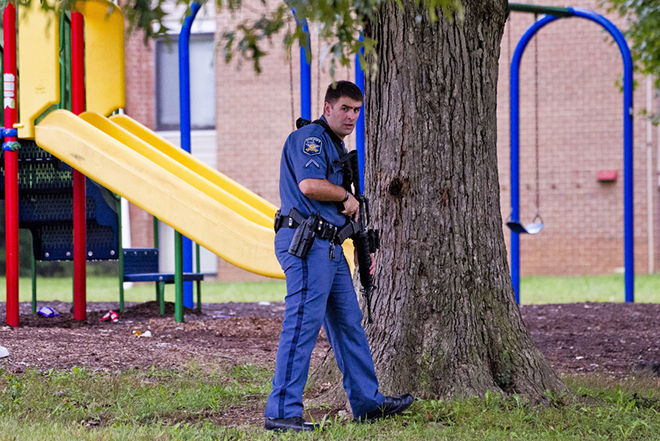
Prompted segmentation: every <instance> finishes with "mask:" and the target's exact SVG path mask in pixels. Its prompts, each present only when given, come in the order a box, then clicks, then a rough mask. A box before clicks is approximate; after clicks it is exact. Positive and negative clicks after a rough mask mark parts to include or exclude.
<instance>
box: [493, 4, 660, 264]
mask: <svg viewBox="0 0 660 441" xmlns="http://www.w3.org/2000/svg"><path fill="white" fill-rule="evenodd" d="M542 3H543V4H555V5H557V6H560V5H562V4H560V3H559V2H556V1H555V2H548V1H544V2H542ZM571 5H572V6H575V7H584V8H589V9H594V10H598V8H597V4H596V2H595V1H589V0H579V1H576V2H573V3H572V4H571ZM599 12H601V13H604V12H603V11H599ZM608 18H609V19H610V20H612V21H613V22H614V23H615V24H616V25H617V26H619V28H621V29H623V27H624V25H625V24H624V22H623V21H622V20H621V19H619V18H618V17H616V16H612V15H609V16H608ZM533 19H534V16H533V15H532V14H522V13H515V12H514V13H512V14H511V16H510V19H509V21H508V24H507V28H506V30H505V34H504V38H503V41H502V52H501V58H500V72H499V74H500V81H499V84H498V96H499V99H498V132H499V136H498V156H499V170H500V189H501V202H502V215H503V217H504V219H505V220H506V217H507V216H508V215H509V214H510V206H511V205H510V181H509V179H510V172H509V98H508V95H509V72H508V60H509V59H510V56H511V55H510V54H511V52H512V51H513V50H514V49H515V46H516V44H517V42H518V40H519V39H520V37H521V36H522V34H523V33H524V31H525V30H526V29H527V28H528V27H529V26H530V25H531V24H532V22H533ZM535 40H536V41H535ZM535 43H536V44H538V51H539V52H538V112H539V113H538V121H539V123H538V124H539V130H538V150H539V189H540V206H541V213H542V216H543V219H544V221H545V224H546V227H545V229H544V230H543V232H542V233H540V234H538V235H536V236H526V235H523V236H522V237H521V272H522V274H523V275H525V274H604V273H612V272H615V271H618V270H620V269H621V268H622V267H623V266H624V263H623V255H624V249H623V233H624V224H623V94H622V93H621V91H620V90H619V86H618V84H617V81H619V80H621V79H622V76H623V67H622V61H621V55H620V52H619V50H618V47H617V46H616V44H615V43H614V42H613V40H612V38H611V37H609V35H608V34H607V33H606V32H605V31H604V30H603V28H602V27H600V26H599V25H597V24H596V23H593V22H591V21H588V20H585V19H581V18H568V19H561V20H558V21H556V22H553V23H551V24H549V25H547V26H545V27H544V28H543V29H541V30H540V31H539V32H538V33H537V34H536V37H534V39H533V40H532V41H531V42H530V44H529V45H528V47H527V49H526V51H525V54H524V56H523V60H522V65H521V70H520V72H521V74H520V78H521V87H520V127H521V129H520V188H521V193H520V200H521V221H522V222H523V223H526V222H531V221H532V219H533V218H534V216H535V213H536V208H535V196H536V191H535V188H536V186H535V180H536V167H535V161H536V157H535V150H536V149H535V130H534V126H535V121H534V112H535V104H534V101H535V98H534V50H535ZM635 80H636V81H637V82H639V83H640V84H644V83H645V79H644V78H642V77H641V76H636V77H635ZM645 92H646V88H645V87H638V88H637V91H636V92H635V95H634V102H635V103H636V107H635V111H636V113H637V115H635V120H634V134H635V138H634V142H635V149H634V150H635V153H634V154H635V161H634V176H635V230H634V231H635V260H636V264H635V266H636V271H637V272H646V271H647V270H648V253H649V249H648V246H647V238H648V233H647V226H648V224H647V217H646V213H647V202H646V201H647V192H646V185H647V181H646V173H647V172H646V122H645V119H644V118H643V117H641V116H639V111H640V109H641V108H643V107H644V106H645V103H646V95H645ZM656 143H657V141H656ZM654 145H655V144H654ZM653 164H655V152H654V159H653ZM598 170H617V171H618V179H617V180H616V182H613V183H603V182H598V181H597V180H596V174H597V172H598ZM653 176H655V166H654V175H653ZM654 193H655V194H654V200H655V202H654V204H655V207H656V208H655V210H657V187H656V186H655V185H654ZM656 217H657V216H656ZM655 222H656V225H654V228H653V231H654V233H653V234H654V235H655V236H656V237H655V244H656V245H657V243H658V242H657V227H658V226H657V220H656V221H655ZM505 237H506V239H507V242H508V240H509V234H508V229H507V228H506V227H505ZM655 266H656V268H657V264H656V265H655Z"/></svg>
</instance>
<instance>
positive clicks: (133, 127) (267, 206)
mask: <svg viewBox="0 0 660 441" xmlns="http://www.w3.org/2000/svg"><path fill="white" fill-rule="evenodd" d="M110 120H111V121H112V122H113V123H115V124H117V125H118V126H121V127H123V128H124V129H126V130H127V131H129V132H130V133H132V134H133V135H135V136H137V137H138V138H140V139H141V140H142V141H144V142H146V143H147V144H149V145H151V146H152V147H154V148H156V149H157V150H159V151H160V152H162V153H164V154H165V155H167V156H170V157H171V158H172V159H174V160H175V161H176V162H178V163H179V164H181V165H183V166H185V167H188V168H189V169H190V170H192V171H193V172H195V173H197V174H199V175H200V176H202V177H204V178H206V179H207V180H209V181H211V182H213V183H214V184H215V185H217V186H218V187H220V188H222V189H223V190H226V191H227V192H229V193H231V194H233V195H234V196H236V197H237V198H238V199H240V200H242V201H243V202H245V203H246V204H248V205H251V206H252V207H254V208H255V209H256V210H259V211H261V212H262V213H264V214H265V215H266V216H268V218H269V219H270V220H271V224H272V219H273V218H274V217H275V211H277V207H276V206H275V205H273V204H271V203H270V202H268V201H267V200H266V199H264V198H262V197H261V196H259V195H257V194H256V193H254V192H252V191H250V190H248V189H247V188H245V187H243V186H242V185H240V184H239V183H238V182H236V181H234V180H232V179H231V178H229V177H227V176H226V175H224V174H222V173H220V172H219V171H217V170H215V169H214V168H211V167H209V166H208V165H206V164H204V163H203V162H202V161H200V160H199V159H197V158H195V157H194V156H192V155H191V154H190V153H188V152H185V151H183V150H182V149H181V148H179V147H177V146H175V145H174V144H172V143H170V142H169V141H167V140H166V139H165V138H162V137H160V136H158V135H157V134H156V133H154V132H152V131H151V130H149V129H148V128H147V127H145V126H143V125H142V124H140V123H139V122H137V121H135V120H134V119H133V118H131V117H129V116H127V115H114V116H111V117H110Z"/></svg>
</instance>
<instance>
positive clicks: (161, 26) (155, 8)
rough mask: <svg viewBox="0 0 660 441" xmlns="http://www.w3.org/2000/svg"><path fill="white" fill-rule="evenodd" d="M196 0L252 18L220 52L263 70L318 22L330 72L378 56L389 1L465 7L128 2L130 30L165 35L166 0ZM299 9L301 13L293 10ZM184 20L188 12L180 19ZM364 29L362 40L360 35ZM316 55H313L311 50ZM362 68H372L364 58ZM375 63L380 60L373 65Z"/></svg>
mask: <svg viewBox="0 0 660 441" xmlns="http://www.w3.org/2000/svg"><path fill="white" fill-rule="evenodd" d="M31 1H36V0H0V7H2V8H3V9H4V7H5V6H6V5H7V4H9V3H16V2H19V3H20V4H29V3H30V2H31ZM40 1H41V4H42V7H43V9H44V10H53V9H55V8H60V9H62V10H72V9H75V5H76V3H77V2H78V1H86V0H59V1H58V0H40ZM194 1H198V2H199V3H202V4H203V3H206V2H207V1H215V4H216V7H217V10H218V11H219V12H222V11H228V12H229V13H231V14H236V13H237V12H238V11H241V10H242V11H247V12H249V14H250V15H251V16H252V18H250V19H245V20H243V21H241V22H239V23H237V24H236V26H235V27H233V28H231V29H225V30H224V32H223V33H222V35H221V40H220V45H219V46H220V50H221V51H222V53H223V55H224V58H225V61H227V62H229V61H231V60H232V59H234V58H235V57H236V58H239V59H240V60H245V61H251V62H252V63H253V65H254V69H255V70H256V71H257V72H261V64H260V61H261V58H262V57H263V56H264V55H267V53H268V52H267V49H268V47H272V46H273V43H275V42H274V39H275V38H282V41H281V43H283V44H284V45H285V47H286V48H287V49H288V48H290V47H291V46H292V45H293V43H294V42H298V43H299V44H301V45H302V46H305V47H307V46H308V45H309V42H308V41H307V36H306V34H305V32H304V31H303V26H304V24H305V22H306V23H308V24H309V25H310V26H311V25H313V26H315V28H314V29H315V30H316V31H317V32H318V33H319V37H320V39H321V40H322V41H323V42H324V43H326V44H327V45H328V48H329V50H328V58H329V59H330V72H331V73H334V70H335V69H336V67H337V65H342V66H346V65H348V64H349V63H350V60H351V56H352V55H354V54H358V53H360V52H361V50H362V49H364V54H365V55H368V54H373V49H374V47H375V45H376V43H377V42H376V41H375V40H374V39H372V38H370V37H369V32H368V29H369V24H370V23H373V21H374V20H375V19H376V15H377V12H378V10H379V8H380V7H382V6H383V5H384V4H385V3H388V2H395V3H396V4H397V5H398V6H399V7H401V8H404V7H405V8H416V9H417V10H418V11H419V18H420V21H421V18H422V15H426V17H427V18H428V19H429V21H430V22H434V21H436V20H438V18H439V16H444V17H446V18H447V19H450V20H452V19H453V18H454V17H457V18H459V19H460V18H461V17H462V15H463V7H462V5H461V0H286V1H282V2H279V1H272V0H259V2H258V3H257V2H250V3H249V4H248V3H247V2H246V4H243V0H125V1H122V2H119V3H120V4H121V7H122V10H123V12H124V16H125V17H126V20H127V22H128V30H129V32H135V31H143V32H144V37H145V42H146V41H148V40H149V39H154V38H161V37H165V36H166V35H167V34H168V31H169V29H168V28H167V26H166V24H165V19H166V15H167V14H166V12H165V10H166V8H164V6H165V5H166V4H176V5H185V6H186V7H187V10H186V15H187V14H188V13H189V11H190V6H191V5H192V3H193V2H194ZM293 10H295V11H296V15H295V17H294V15H293V14H292V11H293ZM180 18H181V20H182V21H183V19H184V18H185V16H183V17H180ZM363 31H366V32H364V34H365V35H364V38H363V41H360V34H361V33H362V32H363ZM308 55H309V57H310V58H311V53H310V51H308ZM361 61H362V62H363V63H362V65H363V66H367V67H370V66H369V65H368V64H366V63H364V59H362V60H361ZM374 65H375V58H374V59H373V62H372V63H371V66H374Z"/></svg>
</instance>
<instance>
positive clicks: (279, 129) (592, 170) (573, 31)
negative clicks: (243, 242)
mask: <svg viewBox="0 0 660 441" xmlns="http://www.w3.org/2000/svg"><path fill="white" fill-rule="evenodd" d="M541 3H542V4H546V5H556V6H563V4H561V3H560V2H559V1H557V0H544V1H542V2H541ZM258 4H259V2H255V5H258ZM572 6H577V7H584V8H589V9H594V10H597V11H598V8H597V3H596V2H595V1H591V0H579V1H576V2H573V3H572ZM254 8H259V6H255V7H254ZM254 8H253V9H251V10H250V11H248V12H242V13H239V14H237V15H235V16H230V15H229V14H227V13H221V14H217V16H216V28H217V35H221V34H222V32H223V31H224V30H227V29H229V28H230V27H231V26H232V25H233V24H235V23H237V22H239V21H241V20H243V19H245V18H248V16H247V15H246V14H254V12H253V11H254ZM599 12H601V13H604V11H602V10H600V11H599ZM606 15H607V14H606ZM607 16H608V18H610V19H611V20H612V21H613V22H614V23H615V24H616V25H617V26H619V27H620V28H623V26H624V25H625V23H624V22H623V21H622V20H621V19H618V17H616V16H613V15H611V14H609V15H607ZM533 19H534V16H533V15H532V14H523V13H515V12H514V13H512V14H511V16H510V20H509V22H508V24H507V28H506V29H505V34H504V38H503V41H502V52H501V60H500V61H501V63H500V72H499V75H500V81H499V84H498V96H499V98H498V133H499V135H498V157H499V174H500V190H501V207H502V216H503V220H504V221H506V218H507V217H508V215H509V213H510V199H509V198H510V192H509V189H510V183H509V103H508V100H509V98H508V84H509V72H508V58H509V56H510V50H511V51H513V49H514V48H515V46H516V44H517V42H518V40H519V39H520V37H521V35H522V34H523V32H524V31H525V30H526V29H527V28H528V27H529V26H530V25H531V24H532V20H533ZM310 30H311V31H312V52H313V53H314V54H319V53H320V52H321V53H322V52H323V48H321V50H319V47H318V41H317V38H316V34H314V26H311V29H310ZM535 38H536V40H537V42H538V50H539V52H538V72H539V73H538V97H539V100H538V111H539V114H538V121H539V131H538V140H539V144H538V151H539V190H540V208H541V214H542V216H543V219H544V221H545V224H546V227H545V229H544V230H543V232H541V233H540V234H538V235H536V236H523V237H522V238H521V256H522V259H521V261H522V264H521V269H522V273H523V274H603V273H611V272H614V271H617V269H619V268H621V267H623V135H622V133H623V119H622V111H623V103H622V93H621V92H620V90H619V87H618V85H617V81H618V80H619V79H620V78H621V76H622V62H621V56H620V53H619V50H618V48H617V47H616V45H615V44H614V43H613V41H612V39H611V38H610V37H609V36H608V35H607V34H606V33H605V31H604V30H603V29H602V28H601V27H600V26H599V25H597V24H595V23H593V22H590V21H587V20H584V19H578V18H570V19H561V20H558V21H557V22H554V23H551V24H550V25H548V26H546V27H545V28H544V29H542V30H541V31H540V32H539V33H538V34H537V36H536V37H535ZM534 46H535V42H534V40H533V41H532V42H531V43H530V45H529V46H528V48H527V50H526V52H525V56H524V57H523V60H522V65H521V89H520V114H521V120H520V126H521V134H520V137H521V145H520V151H521V156H520V170H521V172H520V183H521V194H520V198H521V220H522V222H523V223H528V222H531V221H532V219H533V218H534V215H535V213H536V208H535V193H536V192H535V179H536V172H535V170H536V168H535V162H536V158H535V150H536V149H535V137H536V136H535V130H534V109H535V104H534ZM509 48H510V50H509ZM268 51H269V54H268V55H267V56H266V57H264V59H263V60H262V68H263V72H262V73H261V74H260V75H257V74H256V73H255V72H254V71H253V70H252V66H251V64H249V63H244V64H243V65H242V66H240V68H239V63H238V62H237V61H234V62H232V63H231V64H225V63H224V61H223V59H222V57H221V53H220V52H219V53H218V59H217V64H216V75H217V83H216V90H217V102H218V107H217V136H218V166H217V167H218V170H220V171H222V172H223V173H225V174H227V175H228V176H230V177H231V178H233V179H235V180H236V181H238V182H240V183H241V184H243V185H245V186H246V187H248V188H250V189H251V190H253V191H255V192H256V193H258V194H259V195H261V196H263V197H264V198H266V199H268V200H270V201H272V202H273V203H274V204H276V205H277V204H279V196H278V178H279V160H280V152H281V148H282V144H283V142H284V140H285V139H286V137H287V136H288V134H289V132H290V131H291V130H292V128H293V121H294V120H295V119H296V118H297V117H298V116H299V113H300V110H299V109H300V101H299V96H300V89H299V87H300V86H299V78H300V72H299V58H298V48H297V47H294V48H293V58H292V62H291V63H290V62H289V60H288V59H287V54H286V52H285V50H284V49H283V47H282V44H281V38H275V39H274V40H273V45H272V46H271V47H269V49H268ZM127 54H130V55H127V113H128V114H129V115H131V116H133V117H134V118H136V119H138V120H139V121H140V122H142V123H144V124H146V125H148V126H149V127H153V121H154V114H153V112H154V95H153V90H154V85H153V78H154V73H153V65H154V52H153V51H152V50H150V49H148V48H145V47H144V45H143V43H142V39H141V36H138V37H136V38H133V39H131V40H130V41H129V42H128V43H127ZM131 60H135V61H134V62H132V61H131ZM317 62H318V58H315V59H314V61H313V68H312V101H313V102H312V113H313V117H316V116H318V115H320V113H321V106H320V102H319V99H318V98H317V97H318V96H320V99H321V100H322V99H323V95H324V93H325V88H326V87H327V84H329V83H330V81H331V79H330V76H329V75H328V74H327V66H325V67H326V72H322V73H321V75H320V78H319V76H318V72H319V70H318V69H317ZM290 73H292V76H293V81H291V75H290ZM353 78H354V74H353V71H352V69H347V68H342V69H340V71H339V73H338V75H337V79H353ZM636 80H637V81H638V83H640V84H642V85H643V84H644V81H645V80H644V78H641V77H639V76H637V77H636ZM292 85H293V93H292V92H291V88H292ZM645 90H646V89H645V87H638V90H637V91H636V92H635V97H634V102H635V103H636V107H635V111H636V112H637V113H638V112H639V110H640V109H642V108H643V107H644V105H645V102H646V95H645ZM292 99H293V107H294V111H293V112H292V110H291V107H292ZM655 102H657V101H655ZM645 124H646V123H645V120H644V118H643V117H641V116H639V114H637V115H636V118H635V129H634V130H635V240H636V243H635V245H636V252H635V257H636V270H637V272H645V271H646V270H647V268H648V263H647V262H648V260H647V259H648V253H649V250H648V247H647V238H648V234H647V203H646V200H647V193H646V185H647V182H646V145H645V144H646V126H645ZM656 133H657V132H656V131H655V130H654V136H656ZM348 145H349V147H352V146H353V145H354V137H352V138H351V139H350V140H349V142H348ZM653 145H654V146H656V145H657V136H656V139H654V144H653ZM655 161H656V152H655V151H654V153H653V164H655V163H656V162H655ZM598 170H617V171H618V179H617V181H616V182H613V183H601V182H597V180H596V173H597V172H598ZM656 172H657V170H656V167H655V166H654V169H653V176H654V177H655V176H656ZM653 188H654V208H653V210H654V212H657V211H658V205H657V202H658V200H657V199H658V196H657V186H655V184H654V187H653ZM131 215H132V228H133V238H134V243H136V244H143V243H144V244H148V243H149V240H150V238H151V218H150V216H147V215H143V214H139V213H138V210H132V211H131ZM654 218H655V219H656V220H655V221H654V222H655V225H654V226H653V231H654V232H655V233H654V235H655V236H656V237H655V244H656V245H655V247H656V248H657V246H658V237H657V231H658V227H659V226H658V224H657V222H658V221H657V216H654ZM508 233H509V230H508V229H507V228H506V227H504V235H505V239H506V241H507V243H508V240H509V234H508ZM655 266H656V268H657V266H658V265H657V264H656V265H655ZM218 272H219V275H218V276H219V278H220V279H223V280H255V279H259V277H258V276H254V275H251V274H249V273H246V272H244V271H241V270H238V269H237V268H235V267H233V266H231V265H229V264H226V263H224V262H222V261H221V262H220V263H219V269H218Z"/></svg>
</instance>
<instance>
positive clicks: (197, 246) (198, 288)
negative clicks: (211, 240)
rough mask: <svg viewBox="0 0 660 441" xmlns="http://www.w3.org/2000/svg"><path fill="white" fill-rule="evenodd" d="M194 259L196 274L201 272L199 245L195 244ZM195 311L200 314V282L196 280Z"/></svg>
mask: <svg viewBox="0 0 660 441" xmlns="http://www.w3.org/2000/svg"><path fill="white" fill-rule="evenodd" d="M195 259H196V261H197V262H196V263H197V264H196V266H195V268H196V270H197V274H199V273H201V272H202V263H201V261H200V252H199V244H198V243H195ZM197 310H198V311H199V312H202V281H201V280H198V281H197Z"/></svg>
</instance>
